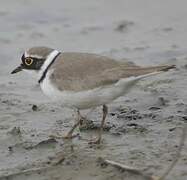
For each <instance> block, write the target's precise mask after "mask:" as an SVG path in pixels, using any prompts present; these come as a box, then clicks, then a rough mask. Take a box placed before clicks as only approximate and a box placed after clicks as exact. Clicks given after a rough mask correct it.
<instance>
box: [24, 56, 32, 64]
mask: <svg viewBox="0 0 187 180" xmlns="http://www.w3.org/2000/svg"><path fill="white" fill-rule="evenodd" d="M32 63H33V59H32V58H30V57H27V58H25V64H26V65H27V66H30V65H31V64H32Z"/></svg>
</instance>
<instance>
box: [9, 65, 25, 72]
mask: <svg viewBox="0 0 187 180" xmlns="http://www.w3.org/2000/svg"><path fill="white" fill-rule="evenodd" d="M22 69H23V68H22V66H21V65H20V66H18V67H17V68H16V69H14V70H13V71H12V72H11V74H15V73H17V72H20V71H22Z"/></svg>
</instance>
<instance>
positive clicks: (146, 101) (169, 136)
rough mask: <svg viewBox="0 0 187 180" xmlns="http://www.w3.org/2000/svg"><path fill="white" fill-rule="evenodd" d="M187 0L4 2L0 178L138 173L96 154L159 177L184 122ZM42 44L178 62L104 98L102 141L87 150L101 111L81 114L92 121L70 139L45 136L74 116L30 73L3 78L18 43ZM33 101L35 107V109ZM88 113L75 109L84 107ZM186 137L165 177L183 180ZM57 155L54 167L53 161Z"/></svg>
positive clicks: (100, 177) (100, 178)
mask: <svg viewBox="0 0 187 180" xmlns="http://www.w3.org/2000/svg"><path fill="white" fill-rule="evenodd" d="M186 5H187V3H186V1H185V0H181V1H177V0H172V1H171V0H165V1H161V0H157V1H148V0H142V1H138V0H125V1H124V0H119V1H112V0H101V1H86V0H77V1H76V2H75V1H73V0H63V1H60V0H53V1H50V0H45V1H44V0H40V1H38V0H27V1H24V0H14V1H12V0H6V1H2V2H1V6H0V23H1V33H0V46H1V51H0V57H1V58H0V63H1V66H0V179H6V178H3V177H2V176H4V175H5V176H6V175H10V174H14V173H17V172H23V171H24V170H28V169H33V168H40V167H46V166H47V167H48V168H47V169H44V170H38V171H31V172H27V173H21V174H20V173H18V174H17V175H10V177H9V179H14V180H18V179H19V180H22V179H23V180H25V179H28V180H34V179H38V180H44V179H45V180H48V179H49V180H51V179H54V180H70V179H73V180H79V179H90V180H96V179H97V180H104V179H110V180H113V179H128V180H131V179H132V180H133V179H140V177H137V176H135V175H134V174H129V173H127V172H121V171H118V170H117V169H115V168H112V167H110V166H107V167H105V166H104V167H102V166H101V165H100V163H98V158H99V157H103V158H106V159H110V160H114V161H117V162H121V163H124V164H127V165H130V166H133V167H137V168H140V169H144V171H145V172H146V173H147V174H154V175H160V174H162V173H163V171H164V170H165V168H167V167H168V165H169V164H170V163H171V161H172V160H173V158H174V157H175V153H176V150H177V147H178V144H179V139H180V137H181V133H182V127H183V126H184V124H185V123H186V120H187V92H186V89H187V78H186V77H187V48H186V47H187V41H186V32H187V22H186V16H187V11H186ZM38 45H45V46H49V47H53V48H56V49H59V50H62V51H80V52H91V53H98V54H102V55H106V56H109V57H114V58H116V59H127V60H129V61H133V62H134V63H136V64H138V65H145V66H146V65H158V64H176V65H177V69H176V70H172V71H170V72H167V73H163V74H160V75H158V76H156V77H151V78H147V79H146V80H143V81H141V82H140V83H138V84H137V86H136V87H135V88H134V89H133V90H132V91H131V92H130V93H129V94H128V95H127V96H124V97H120V98H119V99H117V100H115V101H114V102H113V103H111V104H110V105H109V112H110V113H109V116H108V117H107V124H106V129H105V131H104V135H103V143H102V145H101V146H100V147H99V148H98V147H90V145H88V143H87V139H90V138H92V137H93V136H94V135H95V134H96V131H97V125H98V124H99V123H100V119H101V109H100V108H97V109H95V110H94V111H93V112H92V113H89V114H88V119H91V120H92V121H93V124H94V127H95V125H96V128H90V129H87V130H84V129H83V130H81V132H80V133H81V137H82V138H81V139H80V138H75V139H74V140H73V141H72V142H70V141H63V140H58V141H55V140H53V139H49V136H50V135H51V134H55V133H61V134H63V133H65V132H67V130H68V129H69V128H70V127H71V126H72V124H73V123H74V118H75V114H74V112H73V111H72V110H69V109H65V108H61V107H59V106H58V105H56V104H53V103H51V102H50V101H49V99H47V98H46V97H45V96H44V95H43V94H42V92H41V91H40V88H39V87H38V85H37V84H36V82H35V81H34V79H32V78H31V77H30V76H28V75H27V74H25V73H20V74H17V75H14V76H13V75H10V72H11V71H12V69H13V68H14V67H15V66H16V65H17V64H18V63H19V61H20V60H19V59H20V56H21V54H22V53H23V52H24V50H25V49H27V48H29V47H32V46H38ZM33 105H36V106H33ZM88 112H89V111H86V112H83V114H87V113H88ZM186 148H187V144H186V142H185V147H184V149H183V151H182V154H181V158H180V160H179V162H178V163H177V165H176V167H175V168H174V169H173V170H172V172H171V173H170V174H169V176H168V179H170V180H185V179H187V151H186ZM58 158H60V159H61V162H58V164H57V165H53V166H52V165H51V164H52V163H53V162H55V161H56V160H58Z"/></svg>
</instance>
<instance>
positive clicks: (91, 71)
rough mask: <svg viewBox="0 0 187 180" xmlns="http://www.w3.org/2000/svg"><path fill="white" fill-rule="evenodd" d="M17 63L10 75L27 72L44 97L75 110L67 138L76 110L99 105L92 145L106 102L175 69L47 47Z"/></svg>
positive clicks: (29, 54)
mask: <svg viewBox="0 0 187 180" xmlns="http://www.w3.org/2000/svg"><path fill="white" fill-rule="evenodd" d="M21 61H22V62H21V64H20V65H19V66H18V67H17V68H16V69H14V70H13V71H12V72H11V73H12V74H14V73H17V72H20V71H22V70H23V71H26V72H29V73H31V74H32V75H34V76H35V77H36V80H37V81H38V83H39V84H40V87H41V89H42V91H43V93H44V94H45V95H47V96H48V97H50V98H51V99H52V100H53V101H55V102H58V103H60V104H61V105H62V106H65V107H70V108H76V109H77V111H78V121H77V123H76V124H75V125H74V126H73V127H72V129H71V130H70V131H69V132H68V133H67V135H66V137H67V138H71V137H72V136H73V135H72V134H73V131H74V129H75V128H76V127H77V126H78V125H79V123H80V120H81V118H80V112H79V110H82V109H89V108H93V107H97V106H103V117H102V123H101V127H100V131H99V135H98V139H96V141H95V143H100V141H101V134H102V131H103V125H104V122H105V119H106V115H107V113H108V108H107V106H106V105H107V104H108V103H110V102H112V101H113V100H114V99H116V98H118V97H120V96H122V95H125V94H127V93H128V92H129V91H130V89H131V88H132V87H133V86H134V85H135V84H136V83H137V82H138V81H139V80H141V79H143V78H146V77H149V76H152V75H156V74H158V73H160V72H163V71H168V70H169V69H173V68H174V67H175V66H174V65H163V66H162V65H161V66H150V67H140V66H136V65H134V64H131V63H126V62H119V61H116V60H114V59H112V58H108V57H105V56H101V55H97V54H91V53H77V52H59V51H57V50H55V49H52V48H48V47H33V48H30V49H29V50H28V51H25V53H24V54H23V55H22V58H21Z"/></svg>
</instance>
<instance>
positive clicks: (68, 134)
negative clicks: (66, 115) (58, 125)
mask: <svg viewBox="0 0 187 180" xmlns="http://www.w3.org/2000/svg"><path fill="white" fill-rule="evenodd" d="M80 122H81V114H80V111H79V110H77V121H76V123H75V124H74V125H73V127H72V128H71V129H70V130H69V132H68V133H67V135H66V136H64V138H65V139H72V138H73V137H75V136H76V135H73V131H74V130H75V129H76V127H77V126H79V124H80Z"/></svg>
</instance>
